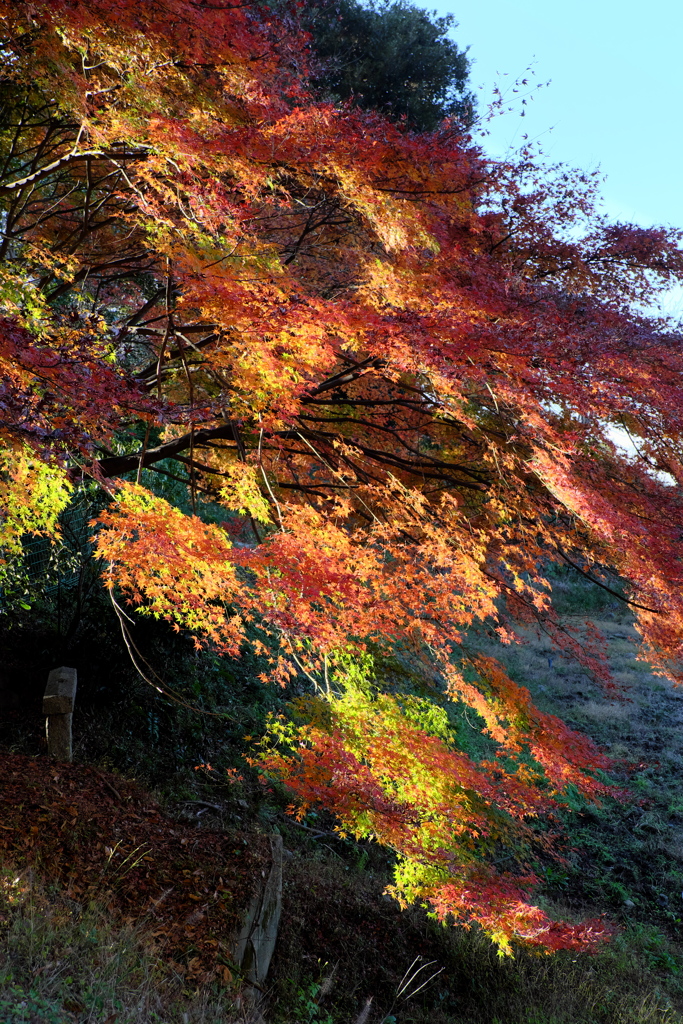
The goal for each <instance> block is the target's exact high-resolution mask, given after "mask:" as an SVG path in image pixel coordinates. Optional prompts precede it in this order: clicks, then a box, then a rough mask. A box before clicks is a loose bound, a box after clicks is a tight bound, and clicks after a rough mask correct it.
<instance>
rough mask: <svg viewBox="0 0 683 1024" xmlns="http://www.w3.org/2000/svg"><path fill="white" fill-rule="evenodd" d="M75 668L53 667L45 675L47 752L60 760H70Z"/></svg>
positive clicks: (44, 703) (44, 709)
mask: <svg viewBox="0 0 683 1024" xmlns="http://www.w3.org/2000/svg"><path fill="white" fill-rule="evenodd" d="M76 682H77V676H76V669H75V668H55V669H53V670H52V672H50V674H49V676H48V677H47V686H46V687H45V693H44V695H43V714H44V715H46V716H47V718H46V721H45V730H46V732H47V752H48V754H49V755H50V756H51V757H56V758H58V759H59V760H60V761H71V760H72V756H73V755H72V750H71V719H72V718H73V710H74V701H75V699H76Z"/></svg>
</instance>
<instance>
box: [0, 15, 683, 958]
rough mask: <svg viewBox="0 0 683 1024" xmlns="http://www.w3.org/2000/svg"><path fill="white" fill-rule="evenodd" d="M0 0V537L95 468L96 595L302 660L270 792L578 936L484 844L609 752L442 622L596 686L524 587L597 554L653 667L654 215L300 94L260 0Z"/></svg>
mask: <svg viewBox="0 0 683 1024" xmlns="http://www.w3.org/2000/svg"><path fill="white" fill-rule="evenodd" d="M0 13H1V16H2V25H3V44H2V47H3V64H4V71H3V77H2V83H1V85H0V89H1V98H0V102H1V109H2V118H1V123H0V163H1V171H0V205H1V208H2V221H1V223H2V237H1V239H0V257H1V262H0V306H1V309H0V316H1V319H0V363H1V364H2V381H1V383H0V462H1V466H0V470H1V472H0V503H1V505H0V507H1V509H2V519H1V521H0V545H1V546H2V550H3V552H4V556H5V558H6V559H9V558H11V557H12V554H13V552H17V551H19V550H20V547H21V538H22V536H24V535H25V534H27V533H31V532H33V533H41V534H43V535H46V536H54V535H56V534H57V533H58V530H59V515H60V513H61V511H62V510H63V509H64V508H65V507H66V506H67V504H68V502H69V501H70V500H71V497H72V495H73V492H74V490H75V489H78V488H79V487H82V486H84V481H89V482H90V483H89V486H90V487H92V486H93V482H94V484H95V485H97V486H98V487H99V488H100V492H101V493H102V495H103V496H104V498H105V499H106V500H104V501H103V504H104V511H103V512H102V514H101V516H100V517H99V522H98V524H97V528H96V536H97V546H98V551H99V554H100V556H101V557H102V558H103V559H104V561H105V564H106V570H105V583H106V585H107V586H108V587H109V588H111V592H112V596H113V597H114V599H115V600H116V601H117V602H120V603H122V604H123V603H124V602H125V600H128V601H129V602H130V603H132V604H133V605H135V606H137V607H138V609H139V610H140V611H141V612H142V613H147V614H152V615H155V616H157V617H162V618H164V619H166V620H168V621H169V622H170V623H172V624H173V625H174V626H175V627H177V628H179V629H190V630H192V631H193V632H194V634H195V635H196V638H197V643H198V644H200V645H203V644H210V645H212V646H213V647H214V649H216V650H218V651H220V652H223V653H224V654H225V655H230V656H235V657H236V656H239V653H240V651H241V650H242V649H243V645H245V644H246V643H252V644H254V645H255V646H256V647H257V649H258V650H259V651H260V652H261V653H263V654H264V655H265V656H266V657H267V658H269V659H270V664H271V666H272V676H273V678H274V680H275V681H276V682H279V683H280V684H282V685H288V682H289V681H290V680H293V679H295V678H299V679H304V680H306V681H307V685H308V688H309V694H308V696H307V697H306V698H305V699H303V700H300V701H299V704H298V708H297V713H296V716H295V717H294V718H293V720H292V721H291V722H284V721H280V722H275V723H274V724H273V736H272V737H271V739H272V742H271V744H270V745H269V746H267V747H266V748H265V752H264V753H263V755H262V758H261V765H262V768H263V770H264V771H266V772H268V773H269V774H270V775H271V776H276V777H278V778H280V779H283V780H284V781H285V783H286V784H287V785H288V786H289V788H290V789H291V790H292V792H293V793H294V794H295V796H296V798H297V806H298V807H299V809H300V812H301V810H302V809H303V810H305V809H306V808H307V807H311V806H313V805H316V804H319V805H322V806H324V807H327V808H328V809H330V810H331V811H332V812H334V814H335V815H336V816H337V819H338V821H339V822H340V828H342V829H344V830H346V831H347V832H349V833H352V834H354V835H357V836H364V837H369V838H373V839H376V840H377V841H379V842H381V843H384V844H386V845H387V846H389V847H391V848H392V849H393V850H395V851H396V853H397V855H398V864H399V866H398V869H397V875H396V883H395V893H396V895H397V896H398V898H399V899H401V900H403V901H410V900H415V899H417V900H420V901H422V902H424V903H427V904H428V905H430V906H431V908H432V909H433V910H434V912H435V913H436V914H437V915H438V916H439V917H440V918H442V919H444V920H449V919H453V918H455V919H456V920H459V921H462V922H465V923H467V922H471V921H477V922H479V923H480V924H481V925H482V926H483V927H484V928H485V929H486V930H487V931H488V932H489V934H491V935H492V936H493V937H494V939H496V941H498V943H499V945H500V946H501V948H503V949H506V948H508V946H509V942H510V940H511V939H512V938H517V939H521V940H523V941H526V942H528V943H532V944H537V945H539V946H542V947H546V948H550V949H554V948H562V947H576V948H578V947H580V946H583V945H586V944H590V943H591V942H592V941H594V940H595V939H597V938H598V937H599V936H600V934H601V930H604V926H603V925H601V924H600V923H599V922H598V923H596V922H593V923H588V924H585V925H582V926H570V925H564V924H558V923H555V922H552V921H551V920H550V919H549V918H548V917H547V916H546V915H545V914H544V913H543V912H542V911H541V910H539V909H538V908H536V907H534V906H533V905H532V904H531V903H530V902H529V896H528V892H529V889H530V887H531V886H532V885H533V883H534V878H533V876H532V874H531V872H530V871H529V872H527V873H526V874H519V873H518V874H512V873H509V874H506V873H505V872H504V871H502V870H501V869H499V868H497V867H496V863H495V861H496V855H497V852H498V851H499V850H500V849H501V848H502V847H503V846H506V845H507V846H509V845H510V844H513V845H514V844H516V847H515V848H517V849H522V848H523V847H524V846H525V844H530V843H532V842H538V836H537V837H536V839H532V825H533V821H534V819H535V818H537V817H538V816H540V815H543V814H547V813H548V812H552V809H553V808H554V807H556V806H557V802H558V800H559V801H561V799H562V795H563V793H565V792H566V789H567V787H568V786H573V787H576V789H578V791H579V792H581V793H583V794H584V795H586V796H587V797H588V798H596V797H598V796H599V795H600V794H601V793H603V792H604V791H605V787H604V786H603V784H602V783H601V782H600V781H598V779H597V778H596V771H597V770H598V769H600V768H603V769H604V768H607V767H608V762H607V761H606V759H605V758H604V757H603V755H602V754H601V753H600V752H599V751H598V750H597V749H596V748H595V747H594V746H593V745H592V744H591V743H590V742H589V741H588V740H586V739H584V738H582V737H580V736H578V735H577V734H575V733H573V732H571V731H570V730H569V729H568V728H567V727H566V726H564V725H563V724H562V723H561V722H560V721H559V720H557V719H555V718H553V717H551V716H549V715H546V714H543V713H541V712H540V711H539V710H537V709H536V708H535V707H534V706H533V705H532V703H531V701H530V698H529V694H528V692H527V691H526V690H524V689H523V688H520V687H519V686H517V685H515V684H514V683H513V682H512V681H511V680H510V679H509V678H508V677H507V676H506V675H505V673H504V672H503V670H502V668H501V667H500V666H499V665H498V664H497V663H496V662H495V661H494V660H493V659H492V658H491V657H490V656H487V655H485V654H483V653H477V652H476V640H475V637H476V632H477V627H479V628H480V629H482V630H488V631H489V632H491V633H492V634H497V636H498V638H499V639H500V640H502V641H503V642H505V643H514V642H515V638H516V630H518V629H519V628H520V625H521V626H522V627H525V628H526V627H527V626H528V625H529V624H530V623H538V624H540V626H541V627H542V628H543V629H544V630H545V631H546V632H548V633H549V634H550V635H551V636H552V638H553V641H554V642H555V643H556V644H557V646H558V647H559V648H560V649H561V650H563V651H564V652H565V653H568V654H570V655H571V656H572V657H575V658H578V659H579V660H580V661H581V663H582V664H583V665H584V666H585V667H586V669H587V670H589V671H591V672H593V673H596V674H597V675H598V676H600V677H601V678H603V679H604V680H605V683H606V684H607V685H608V684H609V680H608V676H607V670H606V668H605V665H604V661H603V659H602V657H601V653H600V645H599V638H598V637H596V638H595V643H594V644H592V645H590V646H587V645H586V640H585V637H583V636H581V637H579V636H578V635H577V634H575V633H572V632H571V631H570V630H567V629H565V628H564V627H563V626H562V624H561V623H560V622H558V621H557V620H556V619H555V617H554V614H553V611H552V608H551V604H550V599H549V586H548V584H547V582H546V580H547V576H548V567H549V566H551V565H552V564H554V563H559V564H563V565H567V564H571V565H573V566H575V567H576V569H577V571H580V572H582V573H584V574H587V575H588V576H590V577H592V578H596V579H599V580H601V581H602V582H603V584H604V580H605V579H606V577H605V576H604V571H605V569H606V568H607V567H609V569H610V570H611V571H612V572H613V573H614V574H615V576H614V579H617V580H618V581H619V583H618V586H616V585H612V584H609V583H608V584H604V585H610V586H613V587H614V586H616V589H618V590H619V592H620V593H622V594H625V596H626V599H627V600H629V601H630V602H631V603H632V605H633V609H634V612H635V614H636V615H637V619H638V623H639V629H640V630H641V633H642V636H643V641H644V645H645V650H646V651H647V657H648V658H649V659H650V660H651V662H653V663H654V664H655V665H656V666H658V667H659V668H660V670H661V671H663V672H665V673H668V674H670V675H672V676H674V677H676V673H677V671H678V669H677V664H678V662H679V660H680V655H681V632H682V630H683V587H682V586H681V583H682V579H681V577H682V575H683V562H682V561H681V556H682V555H683V546H682V545H683V507H682V506H683V494H682V491H681V486H682V485H683V460H682V454H683V453H682V449H681V441H682V439H683V376H682V370H683V354H682V351H681V339H680V335H679V334H678V333H676V332H675V330H674V329H673V328H672V326H671V325H670V324H668V323H667V322H665V321H664V320H663V319H662V320H660V319H657V318H656V317H654V316H653V315H651V314H648V313H646V312H644V310H651V309H653V308H654V302H655V299H656V296H657V294H658V292H660V291H662V290H663V289H666V288H667V287H669V286H670V285H671V284H672V283H675V282H677V281H680V280H681V279H683V253H682V252H681V250H680V247H679V245H680V241H681V236H680V234H679V233H677V232H673V231H671V230H664V229H656V230H654V229H653V230H644V229H642V228H639V227H634V226H630V225H625V224H613V223H609V222H607V221H606V220H605V219H604V218H603V217H602V215H601V214H600V213H599V209H598V207H597V200H596V195H595V183H594V182H593V180H592V179H587V178H585V177H584V176H582V175H580V174H573V173H570V172H568V171H567V170H566V169H562V168H560V169H556V170H555V171H554V172H551V171H548V170H544V169H543V168H542V167H540V166H538V165H537V164H536V162H535V161H534V160H533V159H532V156H531V154H530V153H528V152H523V153H522V154H521V155H520V156H519V157H518V158H517V159H515V161H510V162H496V161H493V160H491V159H489V158H487V157H486V156H485V155H484V154H483V153H482V152H481V150H480V149H478V148H477V146H476V145H475V144H474V143H473V141H472V139H471V138H470V137H469V136H468V135H467V134H466V133H465V129H464V128H463V127H462V126H461V125H460V124H459V123H458V122H457V121H455V120H451V121H449V120H446V121H444V122H442V123H441V124H440V126H439V127H438V128H437V129H436V130H434V131H433V132H430V133H416V132H413V131H411V130H410V128H409V126H407V125H406V124H401V123H400V122H398V123H397V122H394V123H391V122H389V121H386V120H384V119H383V118H382V117H381V116H380V115H379V114H377V113H374V112H372V111H361V110H359V109H357V108H354V107H353V106H343V105H340V106H337V107H334V106H332V105H329V104H323V103H320V102H316V101H315V100H314V99H313V98H312V95H311V94H310V93H309V91H308V87H307V81H308V78H309V76H310V74H311V71H310V66H311V54H310V52H309V43H308V39H307V37H306V35H305V33H301V32H300V31H299V30H298V28H297V25H296V17H295V14H296V12H295V11H294V13H292V12H289V10H288V9H287V8H286V7H284V6H279V7H278V8H277V13H274V12H272V11H269V9H268V8H267V7H266V6H264V5H259V4H254V5H249V4H246V5H245V4H234V5H232V4H231V3H229V2H225V3H224V2H220V3H219V2H210V0H206V2H204V0H146V2H145V3H134V2H132V0H90V2H89V3H88V4H83V3H79V2H78V0H50V2H49V3H48V2H44V3H43V2H40V0H35V2H31V3H29V2H23V0H0ZM624 439H626V440H624ZM169 481H170V483H172V482H175V483H176V484H178V485H182V486H183V487H184V488H185V489H186V494H187V495H188V498H187V501H188V504H187V506H186V507H185V508H182V507H180V503H178V502H175V503H174V502H173V501H171V500H169V495H170V494H171V490H169V487H170V483H169ZM165 488H166V489H165ZM218 506H222V508H223V510H224V512H223V514H222V515H219V516H217V515H215V514H213V513H212V514H211V515H209V514H208V512H207V509H212V510H215V508H216V507H218ZM624 586H626V590H623V587H624ZM384 664H393V665H394V666H396V665H398V666H402V667H403V669H405V674H404V676H402V675H401V672H399V671H398V670H396V671H394V672H393V673H392V672H391V671H389V670H385V669H383V668H382V665H384ZM408 668H409V669H410V671H408ZM408 676H409V677H410V678H412V679H414V678H416V676H419V678H420V679H421V684H420V687H419V688H417V689H416V688H415V687H414V686H413V687H412V689H411V686H408V685H404V683H403V682H402V679H404V678H407V677H408ZM453 702H455V704H456V705H458V706H461V705H465V706H467V707H469V708H470V709H471V710H472V714H474V716H475V719H476V720H477V721H478V722H479V723H480V725H481V729H482V730H483V734H484V737H485V742H486V743H487V744H488V747H487V750H489V753H488V754H485V755H481V756H474V754H472V753H471V752H467V750H465V749H464V748H463V746H462V744H461V743H460V737H459V735H457V734H456V732H455V731H454V730H453V728H452V727H451V726H450V724H449V716H448V707H449V706H450V705H451V704H452V703H453ZM598 774H599V772H598Z"/></svg>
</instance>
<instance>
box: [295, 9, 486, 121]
mask: <svg viewBox="0 0 683 1024" xmlns="http://www.w3.org/2000/svg"><path fill="white" fill-rule="evenodd" d="M303 21H304V24H305V27H306V28H307V29H308V31H309V32H310V33H311V35H312V45H313V48H314V50H315V52H316V54H317V56H318V57H319V58H320V61H321V67H320V72H319V74H318V76H317V79H316V84H317V86H318V88H319V89H320V90H321V92H322V94H323V95H324V96H325V97H327V98H330V99H332V100H334V101H339V100H342V101H345V100H352V101H353V102H354V103H356V104H358V106H361V107H363V108H365V109H374V110H380V111H382V113H384V114H387V115H389V116H390V117H392V118H396V119H397V120H398V119H402V118H405V119H406V121H407V124H408V125H409V127H411V128H413V129H417V130H419V131H430V130H431V129H433V128H435V127H436V125H437V124H438V123H439V122H440V121H441V120H442V119H443V118H444V117H447V116H453V117H457V118H459V119H461V120H462V121H463V122H464V123H465V124H469V123H470V122H471V120H472V111H473V107H474V98H473V96H472V94H471V93H470V92H468V91H467V75H468V72H469V60H468V59H467V53H466V51H461V50H459V49H458V47H457V45H456V44H455V43H454V42H453V41H452V40H451V39H449V38H448V32H449V30H450V29H451V28H452V27H454V26H455V25H456V24H457V22H456V21H455V19H454V18H453V16H452V15H448V16H446V17H438V16H437V15H436V12H433V13H431V14H430V13H429V12H428V11H424V10H422V9H421V8H420V7H417V6H415V5H414V4H411V3H409V2H408V0H394V2H393V3H391V2H389V0H384V2H379V3H374V2H372V0H371V2H370V3H368V4H361V3H359V2H358V0H330V2H329V3H327V4H323V5H320V4H315V3H308V4H307V6H306V8H305V11H304V14H303Z"/></svg>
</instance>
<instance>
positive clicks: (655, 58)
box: [420, 0, 683, 228]
mask: <svg viewBox="0 0 683 1024" xmlns="http://www.w3.org/2000/svg"><path fill="white" fill-rule="evenodd" d="M420 6H423V7H426V8H428V9H429V10H437V12H438V13H439V14H449V13H450V14H453V15H454V16H455V18H456V20H457V21H458V22H459V26H458V28H456V29H455V30H454V32H453V38H454V39H455V40H456V41H457V42H458V45H459V46H460V47H464V46H467V45H469V47H470V51H469V55H470V57H471V59H472V61H473V66H472V71H471V82H472V85H473V87H474V88H475V91H476V93H477V96H478V97H479V98H480V99H479V105H480V110H484V109H485V108H486V106H487V104H488V102H489V100H490V98H491V92H492V86H493V84H494V82H496V81H499V82H500V83H501V87H502V88H503V89H505V88H506V87H507V86H508V85H510V84H511V83H513V82H514V80H515V79H516V78H524V77H529V76H528V73H527V68H528V67H529V66H530V65H532V66H533V71H534V77H533V79H532V81H535V82H547V81H548V80H550V85H549V86H547V88H546V87H544V88H542V89H540V90H537V91H536V93H535V95H534V98H533V100H531V101H530V102H529V103H528V105H527V107H526V108H524V109H525V110H526V116H525V117H524V118H520V117H519V110H520V109H521V107H519V105H518V107H517V111H516V112H515V113H511V114H506V115H504V116H502V117H499V118H498V119H497V120H496V121H495V122H494V123H493V124H492V125H491V126H490V129H491V135H490V137H489V139H488V140H487V141H486V142H485V143H484V145H485V148H486V149H487V151H488V152H490V153H491V154H492V155H502V154H503V153H505V152H506V150H507V149H508V147H509V146H512V147H515V146H517V145H519V144H520V141H521V136H522V135H523V134H524V133H525V132H526V133H528V134H529V137H530V138H536V137H538V141H539V143H540V144H541V145H542V147H543V150H544V153H545V155H546V157H547V158H548V159H549V160H551V161H553V162H554V161H563V162H566V163H569V164H571V165H572V166H575V167H581V168H582V169H585V170H592V169H594V168H595V167H597V166H599V167H600V169H601V171H602V173H603V174H604V175H605V176H606V181H605V182H604V185H603V195H604V198H605V208H606V211H607V212H608V213H609V214H610V216H611V217H613V218H614V219H619V220H623V221H633V222H636V223H640V224H642V225H649V224H655V223H656V224H671V225H674V226H675V227H680V228H683V3H681V2H680V0H679V2H677V3H673V2H670V0H648V2H642V0H641V2H640V3H637V4H636V3H633V2H632V0H621V2H617V0H574V2H572V3H562V2H558V0H547V2H541V0H464V2H461V0H446V2H441V3H432V4H428V3H424V2H422V0H420ZM480 86H481V90H480V89H479V87H480ZM515 99H516V98H515V97H514V96H512V94H511V95H510V100H511V101H513V102H514V101H515ZM516 102H517V104H519V101H518V100H516Z"/></svg>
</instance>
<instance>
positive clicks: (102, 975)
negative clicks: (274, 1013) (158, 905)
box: [0, 865, 244, 1024]
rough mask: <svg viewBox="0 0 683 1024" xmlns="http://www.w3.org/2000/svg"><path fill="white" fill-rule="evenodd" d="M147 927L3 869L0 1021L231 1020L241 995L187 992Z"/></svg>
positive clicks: (136, 1023) (123, 1023)
mask: <svg viewBox="0 0 683 1024" xmlns="http://www.w3.org/2000/svg"><path fill="white" fill-rule="evenodd" d="M150 932H151V929H150V927H149V923H148V924H147V928H145V927H144V926H142V925H140V924H136V923H134V922H130V923H128V924H122V923H120V922H119V923H114V922H113V921H112V918H111V915H110V914H109V913H108V912H107V910H106V908H104V907H103V906H99V905H98V904H97V903H91V904H88V905H82V904H80V903H77V902H75V901H73V900H70V899H67V898H65V897H64V896H63V894H61V893H60V892H59V891H58V890H55V889H54V888H52V889H50V888H48V887H47V886H46V885H44V884H42V883H41V882H40V881H38V880H36V879H35V877H34V875H33V872H32V871H30V870H28V871H27V870H24V871H23V872H22V871H18V870H16V869H11V868H10V867H9V866H8V865H5V866H4V867H3V869H2V871H1V872H0V940H1V945H0V1024H86V1022H88V1024H90V1022H93V1024H94V1022H98V1024H104V1022H107V1024H114V1022H116V1024H229V1022H232V1021H240V1020H244V1017H243V1016H242V1014H241V1013H240V1012H239V1009H238V1008H237V1007H236V1006H235V994H234V992H231V991H227V990H223V991H221V990H220V989H219V988H218V987H217V986H212V987H206V986H205V987H203V988H200V989H199V990H191V989H189V990H188V989H187V988H186V984H185V982H184V980H183V978H182V977H180V976H179V975H176V974H174V973H173V971H172V970H170V969H169V967H168V965H167V964H166V963H165V962H164V961H163V959H161V958H160V957H159V955H158V954H157V953H155V950H154V943H153V940H152V938H151V935H150Z"/></svg>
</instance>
